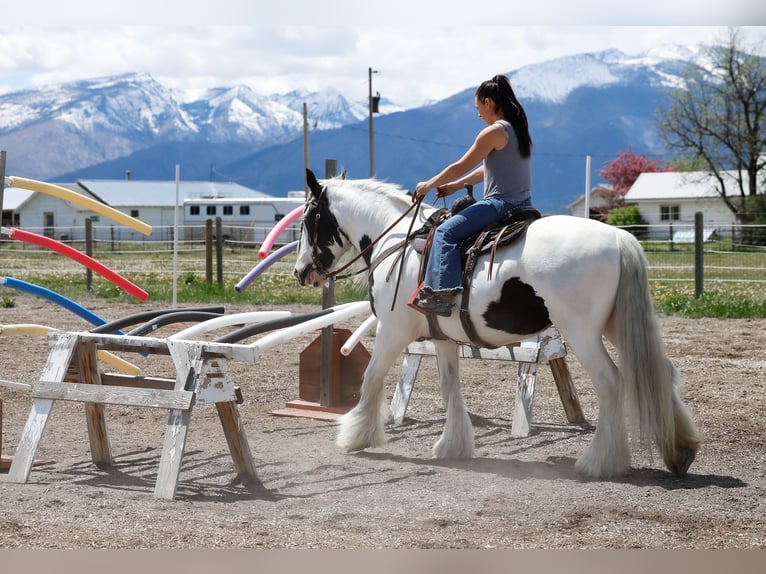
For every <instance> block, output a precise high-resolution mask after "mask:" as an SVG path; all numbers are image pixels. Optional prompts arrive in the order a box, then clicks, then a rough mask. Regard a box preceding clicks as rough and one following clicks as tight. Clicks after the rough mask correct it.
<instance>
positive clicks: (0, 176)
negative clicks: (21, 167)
mask: <svg viewBox="0 0 766 574" xmlns="http://www.w3.org/2000/svg"><path fill="white" fill-rule="evenodd" d="M5 156H6V152H5V150H0V182H2V183H1V184H0V224H2V225H5V222H4V221H2V219H3V194H4V193H5ZM12 219H13V216H12V215H11V221H10V222H9V224H13V221H12Z"/></svg>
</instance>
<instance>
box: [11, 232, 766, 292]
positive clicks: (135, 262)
mask: <svg viewBox="0 0 766 574" xmlns="http://www.w3.org/2000/svg"><path fill="white" fill-rule="evenodd" d="M245 229H246V230H247V231H248V232H249V233H251V234H252V227H249V228H243V230H242V235H244V233H245V231H244V230H245ZM68 230H69V229H68ZM629 230H630V231H631V232H632V233H634V234H635V235H636V236H637V237H639V239H641V243H642V245H643V247H644V251H645V253H646V256H647V259H648V261H649V278H650V281H668V282H690V283H692V284H693V283H694V281H695V270H696V266H695V241H694V225H691V224H684V225H681V224H677V223H676V224H673V225H667V226H632V227H631V228H630V229H629ZM29 231H33V232H40V230H34V229H29ZM69 231H71V230H69ZM76 231H77V233H75V234H74V236H75V237H77V236H79V237H83V234H82V233H81V230H76ZM228 231H229V232H231V233H230V234H228V235H224V237H222V241H221V242H220V244H221V253H220V256H221V266H222V269H221V272H220V274H222V275H224V276H227V277H238V278H239V277H243V276H244V275H245V274H247V273H248V272H249V271H250V270H251V269H252V268H253V267H254V266H255V265H256V264H257V263H258V262H259V259H258V249H259V248H260V245H261V243H260V242H254V241H246V240H239V239H238V237H239V236H240V234H239V233H238V230H237V229H236V228H233V229H229V230H228ZM266 231H268V230H266ZM154 233H156V234H157V237H172V229H171V230H170V231H168V230H167V229H162V228H160V229H157V228H155V229H154V230H153V235H154ZM94 235H98V234H94ZM179 235H180V234H179ZM185 236H187V237H194V239H191V240H183V241H179V242H178V272H179V277H183V276H184V275H187V274H194V275H197V276H204V275H205V272H206V269H208V268H209V265H210V262H209V261H208V258H209V257H210V255H209V252H208V250H207V249H206V239H205V238H204V235H202V236H201V235H199V232H198V230H195V232H194V233H191V232H189V233H185ZM56 237H58V234H56ZM297 237H298V236H297V232H291V233H289V234H284V235H283V236H281V237H280V241H281V243H279V244H277V245H275V249H276V248H278V247H280V246H281V245H284V244H285V243H287V242H290V241H293V240H294V239H297ZM704 237H705V239H704V242H703V251H704V259H703V261H704V273H703V277H704V281H705V284H714V283H719V284H726V283H733V282H737V283H749V284H752V285H763V284H766V226H757V225H749V226H746V225H739V226H726V227H704ZM63 242H64V243H67V244H69V245H71V246H72V247H73V248H75V249H78V250H80V251H83V252H84V251H85V241H71V240H66V239H65V240H64V241H63ZM92 256H93V257H94V258H95V259H97V260H99V261H101V262H102V263H104V264H105V265H107V266H108V267H110V268H112V269H114V270H116V271H118V272H119V273H121V274H123V275H125V276H128V277H129V276H130V275H131V274H144V273H168V274H170V273H172V266H173V241H172V240H170V241H166V240H154V241H151V240H147V239H145V238H135V239H126V238H123V239H119V240H118V239H114V240H112V239H111V238H110V239H108V240H105V239H95V238H94V240H93V244H92ZM294 262H295V255H294V254H289V255H287V256H285V257H284V258H283V259H281V260H279V261H277V262H276V263H275V264H274V265H273V266H271V267H270V268H269V270H268V273H271V274H277V275H291V274H292V267H293V264H294ZM0 265H2V267H0V275H2V276H11V277H19V278H24V277H25V276H41V275H46V274H54V273H57V274H71V273H84V270H83V267H82V266H81V265H79V264H77V263H75V262H74V261H71V260H69V259H67V258H66V257H62V256H61V255H58V254H56V253H53V252H50V251H47V250H45V249H41V248H39V247H36V246H33V245H29V244H26V243H22V242H18V241H13V240H10V239H7V238H4V237H3V238H0Z"/></svg>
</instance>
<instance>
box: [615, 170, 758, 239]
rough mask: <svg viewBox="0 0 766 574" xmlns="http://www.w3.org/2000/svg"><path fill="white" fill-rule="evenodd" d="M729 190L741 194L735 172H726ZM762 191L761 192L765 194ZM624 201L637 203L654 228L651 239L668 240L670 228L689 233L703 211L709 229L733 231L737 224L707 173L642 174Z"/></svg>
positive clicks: (714, 180)
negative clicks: (732, 228) (698, 214)
mask: <svg viewBox="0 0 766 574" xmlns="http://www.w3.org/2000/svg"><path fill="white" fill-rule="evenodd" d="M723 176H724V178H725V180H726V184H727V185H726V189H727V192H728V193H729V194H730V195H732V196H733V195H737V196H738V195H739V194H738V191H737V190H738V188H737V186H736V184H735V178H734V174H733V172H724V173H723ZM762 191H763V190H759V193H762ZM625 202H626V203H628V204H636V205H637V206H638V210H639V212H640V213H641V216H642V217H643V218H644V219H645V220H646V222H647V223H648V224H649V225H650V226H651V227H650V230H649V233H650V237H655V238H668V237H669V229H671V228H672V229H674V233H675V229H678V230H679V231H680V230H688V229H689V227H690V226H693V225H694V214H695V213H696V212H698V211H699V212H702V214H703V221H704V226H705V228H706V229H716V228H718V229H720V228H730V227H731V226H732V225H734V224H735V223H736V218H735V217H734V214H733V213H732V212H731V210H729V208H728V207H726V204H725V203H724V202H723V199H722V198H721V196H720V194H719V193H718V189H717V181H716V179H715V178H714V177H713V176H712V175H711V174H710V173H709V172H704V171H690V172H676V171H666V172H656V173H642V174H641V175H640V176H639V177H638V179H636V181H635V183H634V184H633V186H632V187H631V188H630V190H629V191H628V193H627V194H625Z"/></svg>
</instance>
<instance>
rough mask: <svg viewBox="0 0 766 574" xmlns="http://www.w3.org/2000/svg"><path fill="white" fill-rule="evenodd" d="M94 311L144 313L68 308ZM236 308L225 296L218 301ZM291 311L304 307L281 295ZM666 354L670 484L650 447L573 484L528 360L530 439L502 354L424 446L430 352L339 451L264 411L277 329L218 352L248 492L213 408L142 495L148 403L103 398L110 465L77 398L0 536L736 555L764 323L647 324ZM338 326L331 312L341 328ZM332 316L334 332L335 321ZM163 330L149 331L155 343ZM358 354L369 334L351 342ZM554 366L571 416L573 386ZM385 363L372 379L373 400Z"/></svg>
mask: <svg viewBox="0 0 766 574" xmlns="http://www.w3.org/2000/svg"><path fill="white" fill-rule="evenodd" d="M14 298H15V300H16V306H15V307H12V308H2V309H0V325H14V324H21V323H36V324H44V325H48V326H51V327H56V328H60V329H64V330H69V331H78V330H82V329H87V328H89V326H88V325H87V324H86V323H85V322H84V321H82V320H81V319H79V318H77V317H75V316H74V315H72V314H70V313H68V312H67V311H65V310H63V309H61V308H59V307H56V306H55V305H52V304H51V303H48V302H46V301H42V300H39V299H36V298H34V297H31V296H26V295H18V296H15V297H14ZM82 303H83V304H84V305H85V306H87V307H88V308H90V309H91V310H92V311H94V312H95V313H97V314H100V315H102V316H104V317H106V318H107V319H110V320H112V319H117V318H120V317H123V316H126V315H129V314H132V313H136V312H138V311H144V310H148V309H151V308H152V305H147V304H143V305H123V304H107V303H104V302H103V301H98V300H93V301H85V302H82ZM248 310H255V309H252V308H245V307H228V308H227V313H234V312H240V311H248ZM291 310H293V311H296V312H306V311H312V310H316V309H312V308H308V307H293V308H291ZM660 323H661V327H662V330H663V333H664V337H665V343H666V346H667V350H668V353H669V355H670V356H671V358H672V359H673V361H674V362H675V364H676V365H677V366H678V368H679V369H680V371H681V373H682V375H683V378H684V383H683V396H684V398H685V400H686V401H687V403H688V405H689V407H690V408H691V410H692V412H693V413H694V415H695V418H696V421H697V424H698V426H699V429H700V431H701V433H702V435H703V437H704V445H703V447H702V449H701V451H700V452H699V453H698V456H697V460H696V461H695V462H694V464H693V465H692V467H691V469H690V472H689V475H688V476H687V477H686V478H684V479H678V478H675V477H674V476H672V475H671V474H669V473H668V472H667V471H666V470H665V468H664V467H663V465H662V463H661V461H660V460H658V459H657V458H656V457H655V458H654V460H652V459H651V458H650V457H648V456H646V455H644V454H642V453H634V459H633V469H632V470H631V471H630V472H629V473H628V475H627V476H625V477H622V478H620V479H617V480H608V481H596V480H588V479H585V478H583V477H581V476H578V475H577V474H576V473H575V472H574V469H573V465H574V461H575V459H576V458H577V457H578V456H579V455H580V454H581V452H582V451H583V449H584V448H585V446H586V444H587V443H588V441H589V440H590V438H591V435H592V429H590V428H585V429H583V428H579V427H576V426H572V425H570V424H568V423H567V421H566V417H565V416H564V411H563V409H562V406H561V403H560V401H559V398H558V394H557V392H556V390H555V386H554V384H553V379H552V376H551V374H550V371H549V370H548V369H547V367H543V368H541V369H540V371H539V374H538V379H537V381H538V382H537V394H536V398H535V406H534V419H533V424H532V433H531V435H530V436H529V437H526V438H514V437H512V436H511V432H510V430H511V424H512V420H511V416H512V413H513V407H514V398H515V388H514V386H515V377H516V365H515V364H511V363H501V362H497V361H481V360H464V361H463V362H462V364H461V369H462V380H463V391H464V397H465V400H466V403H467V406H468V409H469V411H470V413H471V415H472V418H473V422H474V426H475V428H476V442H477V453H476V457H475V458H473V459H471V460H466V461H438V460H434V459H432V458H431V456H430V449H431V446H432V444H433V443H434V442H435V441H436V439H437V438H438V436H439V434H440V433H441V430H442V425H443V422H444V411H443V409H442V405H441V399H440V396H439V391H438V383H437V378H436V368H435V361H434V360H433V359H430V358H426V359H424V361H423V366H422V367H421V370H420V374H419V376H418V380H417V384H416V386H415V392H414V394H413V397H412V401H411V402H410V405H409V409H408V411H407V418H406V419H405V421H404V422H403V424H401V425H399V426H390V427H389V428H388V434H389V438H390V440H389V442H388V443H387V444H385V445H384V446H382V447H379V448H375V449H371V450H368V451H365V452H361V453H356V454H348V453H345V452H343V451H341V450H340V449H338V448H337V447H336V446H335V444H334V435H335V432H336V426H335V423H334V422H332V421H323V420H316V419H311V418H295V417H284V416H275V415H274V414H272V412H273V411H275V410H277V409H281V408H283V407H284V406H285V404H286V402H287V401H290V400H292V399H295V398H297V396H298V384H299V366H300V353H301V351H302V350H303V349H305V347H306V346H307V345H308V344H309V343H310V342H311V341H312V340H313V339H314V338H315V337H316V334H310V335H306V336H302V337H298V338H296V339H293V340H292V341H290V342H289V343H287V344H284V345H283V346H281V347H279V348H278V349H275V350H274V351H273V352H270V353H268V354H266V355H265V356H263V357H261V359H260V360H259V361H258V362H257V363H255V364H250V363H230V364H229V369H230V375H231V377H232V379H233V380H234V381H235V383H236V384H237V385H238V386H239V387H240V388H241V390H242V394H243V398H244V402H243V404H242V405H240V407H239V411H240V414H241V416H242V418H243V421H244V426H245V430H246V432H247V436H248V440H249V442H250V447H251V450H252V452H253V456H254V458H255V461H256V465H257V472H258V479H259V482H260V484H256V485H253V486H250V487H246V486H244V485H242V484H239V483H237V481H236V480H235V473H234V467H233V463H232V459H231V456H230V454H229V451H228V448H227V445H226V441H225V438H224V436H223V432H222V429H221V424H220V421H219V418H218V415H217V413H216V409H215V408H213V407H211V406H205V405H199V406H197V407H195V408H194V409H193V412H192V418H191V424H190V436H189V440H188V443H187V451H186V454H185V457H184V459H183V460H184V463H183V466H182V468H181V475H180V480H179V483H178V489H177V493H176V498H175V500H173V501H167V500H160V499H157V498H155V497H154V496H153V490H154V484H155V481H156V478H157V471H158V465H159V459H160V454H161V451H162V440H163V436H164V432H165V426H166V424H167V418H168V416H167V411H166V410H161V409H149V408H138V407H127V406H107V408H106V413H107V424H108V429H109V439H110V442H111V448H112V453H113V457H114V463H115V464H114V466H113V467H112V468H107V469H99V468H97V467H96V466H95V465H94V464H93V463H92V462H91V458H90V449H89V441H88V434H87V428H86V419H85V416H84V409H83V406H82V404H79V403H72V402H64V401H58V402H57V403H56V405H55V408H54V410H53V414H52V415H51V417H50V421H49V424H48V427H47V429H46V431H45V433H44V435H43V438H42V440H41V442H40V447H39V449H38V451H37V455H36V459H37V464H36V465H35V466H34V467H33V469H32V472H31V475H30V477H29V481H28V482H27V483H26V484H15V483H9V482H8V481H7V472H3V473H0V506H1V507H2V514H3V528H2V529H0V547H2V548H5V549H12V548H27V549H42V548H46V549H52V548H75V549H86V548H110V549H116V548H124V549H132V548H162V549H186V548H197V549H200V548H203V549H204V548H269V549H285V548H323V549H332V548H346V549H373V548H384V549H402V548H462V549H484V548H503V549H517V548H591V549H592V548H598V549H601V548H644V549H664V548H671V549H700V548H712V549H745V548H749V549H754V548H763V547H764V545H765V544H766V518H765V517H766V490H765V488H766V479H764V472H765V471H766V455H765V453H766V446H765V444H764V443H765V442H766V441H764V436H766V435H765V434H764V426H765V425H764V412H766V408H764V407H766V393H765V391H766V388H765V382H766V357H765V356H764V350H763V349H764V348H766V320H763V319H759V320H713V319H701V320H692V319H682V318H676V317H661V318H660ZM357 324H358V322H357V323H353V322H349V323H348V326H350V327H352V328H353V327H355V326H356V325H357ZM340 326H343V325H340ZM179 328H180V327H179V326H178V325H174V326H172V327H169V328H163V329H161V330H159V331H157V332H155V333H154V335H155V336H159V337H163V336H167V334H170V333H172V332H174V331H175V330H178V329H179ZM363 344H364V346H365V347H366V348H367V349H368V350H370V351H371V350H372V347H373V344H374V340H373V339H372V338H371V337H367V338H365V339H364V341H363ZM47 356H48V343H47V340H46V339H45V338H43V337H35V336H14V337H0V379H3V380H6V381H16V382H24V383H34V382H35V381H36V380H37V379H38V377H39V375H40V372H41V369H42V368H43V366H44V364H45V361H46V358H47ZM122 356H123V357H124V358H126V359H128V360H130V361H132V362H134V363H135V364H137V365H138V366H140V367H141V369H142V372H143V374H145V375H148V376H171V377H174V376H175V373H174V371H173V369H172V364H171V363H170V362H169V360H168V359H167V358H166V357H158V356H148V357H142V356H141V355H136V354H129V355H125V354H123V355H122ZM568 363H569V367H570V370H571V372H572V376H573V379H574V382H575V385H576V387H577V389H578V392H579V395H580V400H581V403H582V407H583V410H584V412H585V415H586V417H587V419H588V420H589V421H591V422H595V418H596V408H597V406H596V403H595V397H594V395H593V392H592V387H591V385H590V382H589V381H588V380H587V379H586V378H585V376H584V373H583V372H582V370H581V368H580V366H579V364H578V363H577V360H576V359H575V358H574V357H573V356H570V357H569V358H568ZM398 372H399V366H398V365H397V367H396V368H394V369H393V370H392V372H391V373H390V374H389V378H390V384H389V385H388V388H389V392H392V391H393V385H394V383H395V381H396V378H397V376H398ZM0 399H2V400H3V429H2V431H3V434H2V438H3V442H2V454H3V456H4V457H6V458H8V457H11V456H13V454H14V453H15V450H16V446H17V443H18V440H19V437H20V434H21V431H22V429H23V427H24V423H25V421H26V418H27V415H28V413H29V412H30V409H31V406H32V402H33V401H32V399H31V396H30V392H29V391H25V390H18V389H10V388H6V387H2V386H0Z"/></svg>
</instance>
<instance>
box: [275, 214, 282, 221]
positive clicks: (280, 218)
mask: <svg viewBox="0 0 766 574" xmlns="http://www.w3.org/2000/svg"><path fill="white" fill-rule="evenodd" d="M283 217H284V214H282V213H275V214H274V221H275V222H276V221H281V220H282V218H283Z"/></svg>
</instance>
